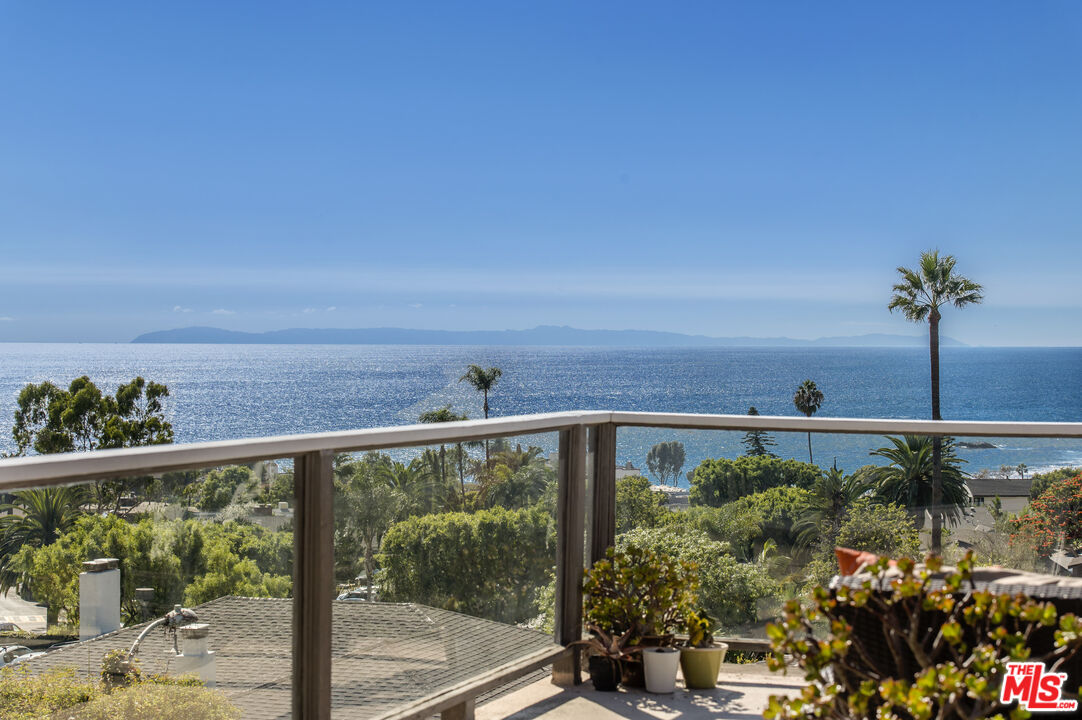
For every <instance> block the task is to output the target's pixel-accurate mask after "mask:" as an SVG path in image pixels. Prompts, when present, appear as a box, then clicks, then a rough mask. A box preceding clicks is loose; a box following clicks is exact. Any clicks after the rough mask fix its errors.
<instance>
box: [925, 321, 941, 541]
mask: <svg viewBox="0 0 1082 720" xmlns="http://www.w3.org/2000/svg"><path fill="white" fill-rule="evenodd" d="M928 352H929V354H930V357H929V361H930V362H931V375H932V420H942V419H943V418H942V417H941V416H940V414H939V311H938V310H936V309H935V308H932V312H931V313H930V314H929V315H928ZM942 465H943V438H941V437H939V436H938V435H936V436H935V437H934V438H932V508H931V509H932V552H935V553H942V552H943V515H942V508H941V507H940V506H941V505H942V504H943V474H942Z"/></svg>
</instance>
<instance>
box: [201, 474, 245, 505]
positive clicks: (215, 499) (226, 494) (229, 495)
mask: <svg viewBox="0 0 1082 720" xmlns="http://www.w3.org/2000/svg"><path fill="white" fill-rule="evenodd" d="M254 484H255V481H254V480H253V479H252V471H251V469H249V468H247V467H245V466H243V465H230V466H228V467H224V468H218V469H217V470H211V471H210V472H209V473H207V475H206V477H205V478H203V480H202V482H201V484H200V486H199V499H198V500H197V501H196V504H197V506H198V507H199V509H200V510H206V511H215V510H222V509H224V508H225V507H226V506H227V505H230V504H232V503H233V502H235V501H237V500H238V499H240V498H241V497H243V496H245V495H246V494H249V493H251V491H252V490H253V489H254Z"/></svg>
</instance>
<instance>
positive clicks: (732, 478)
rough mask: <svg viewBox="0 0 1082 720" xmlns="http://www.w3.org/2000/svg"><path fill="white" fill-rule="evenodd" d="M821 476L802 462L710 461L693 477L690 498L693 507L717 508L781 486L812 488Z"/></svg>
mask: <svg viewBox="0 0 1082 720" xmlns="http://www.w3.org/2000/svg"><path fill="white" fill-rule="evenodd" d="M822 472H823V471H822V470H820V469H819V468H818V467H817V466H815V465H812V464H810V463H805V462H800V461H799V460H780V459H778V458H771V457H765V456H759V457H752V456H748V455H745V456H743V457H738V458H735V459H732V460H730V459H728V458H718V459H711V458H707V459H706V460H703V461H702V462H701V463H699V466H698V467H697V468H695V470H694V472H692V474H691V492H690V494H689V496H690V501H691V504H692V505H710V506H713V507H718V506H720V505H724V504H725V503H727V502H732V501H733V500H737V499H739V498H741V497H744V496H745V495H751V494H752V493H757V492H762V491H763V490H768V489H770V488H772V487H778V486H780V485H792V486H795V487H800V488H809V487H811V486H812V483H814V482H815V479H816V478H817V477H819V475H820V474H821V473H822Z"/></svg>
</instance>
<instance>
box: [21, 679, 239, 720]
mask: <svg viewBox="0 0 1082 720" xmlns="http://www.w3.org/2000/svg"><path fill="white" fill-rule="evenodd" d="M240 716H241V712H240V710H239V709H238V708H237V707H235V706H234V705H232V704H231V703H230V702H229V701H228V700H226V699H225V697H224V696H223V695H222V694H221V693H219V692H216V691H213V690H208V689H207V688H205V687H203V686H202V684H201V683H199V682H198V680H194V679H190V678H169V677H163V676H157V675H144V676H141V677H139V678H138V679H136V680H135V682H134V684H132V685H131V686H128V687H120V688H109V687H107V686H106V685H104V684H102V683H99V682H96V681H92V680H88V679H85V678H82V677H79V676H77V675H76V674H75V671H74V669H65V670H50V671H48V672H45V673H42V674H40V675H31V674H30V673H29V672H27V669H26V668H25V667H22V668H3V669H0V717H3V718H4V719H5V720H57V719H58V718H63V719H64V720H115V719H116V718H154V719H155V720H189V718H196V717H197V718H202V719H205V720H234V719H235V718H239V717H240Z"/></svg>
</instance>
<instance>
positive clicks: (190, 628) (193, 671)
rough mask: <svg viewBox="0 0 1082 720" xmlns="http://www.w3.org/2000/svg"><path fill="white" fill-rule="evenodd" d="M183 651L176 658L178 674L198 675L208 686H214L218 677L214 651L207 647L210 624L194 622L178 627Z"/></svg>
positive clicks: (175, 665)
mask: <svg viewBox="0 0 1082 720" xmlns="http://www.w3.org/2000/svg"><path fill="white" fill-rule="evenodd" d="M177 632H178V633H180V638H181V643H182V645H181V647H182V648H183V652H182V653H181V654H180V655H177V656H176V658H175V664H174V666H173V667H174V668H175V670H176V674H177V675H197V676H198V677H199V679H200V680H202V681H203V682H204V683H205V684H206V686H207V687H214V683H215V680H216V679H217V674H218V673H217V669H216V668H215V660H214V652H213V651H211V650H208V649H207V635H209V634H210V625H207V624H206V623H192V624H191V625H185V626H184V627H181V628H178V629H177Z"/></svg>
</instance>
